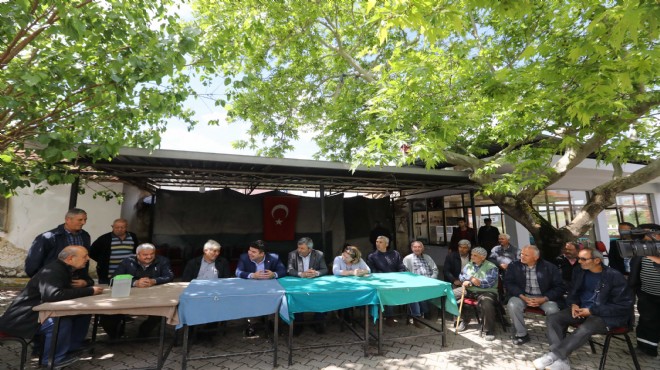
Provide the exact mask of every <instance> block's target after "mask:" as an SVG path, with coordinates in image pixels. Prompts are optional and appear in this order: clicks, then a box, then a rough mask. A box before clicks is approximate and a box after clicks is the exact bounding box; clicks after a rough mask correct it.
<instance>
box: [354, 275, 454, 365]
mask: <svg viewBox="0 0 660 370" xmlns="http://www.w3.org/2000/svg"><path fill="white" fill-rule="evenodd" d="M362 283H363V284H365V285H368V286H370V287H372V288H374V289H375V290H376V292H377V294H378V301H379V303H380V305H381V310H382V306H396V305H403V304H408V303H413V302H420V301H426V300H430V301H431V302H432V303H433V304H435V305H436V306H438V307H439V308H440V313H441V318H442V320H441V325H442V326H441V328H442V329H441V330H437V329H436V328H435V327H433V326H431V325H429V324H428V323H426V322H424V321H421V320H420V321H421V322H422V323H423V324H425V325H426V326H427V327H429V328H431V329H433V330H435V331H438V332H440V333H441V335H442V345H443V347H444V346H446V345H447V335H446V331H447V330H446V325H445V315H444V312H445V311H447V312H449V313H451V314H454V315H458V306H457V304H456V298H455V297H454V293H453V291H452V289H451V284H450V283H448V282H445V281H442V280H437V279H431V278H428V277H425V276H421V275H416V274H413V273H410V272H390V273H375V274H371V275H370V276H368V277H365V278H364V279H363V280H362ZM382 334H383V318H382V316H379V319H378V331H377V337H378V353H382V342H383V339H384V338H383V335H382ZM428 335H429V334H422V335H415V336H408V337H397V338H396V339H397V340H400V339H407V338H412V337H420V336H428Z"/></svg>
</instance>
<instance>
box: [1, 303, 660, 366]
mask: <svg viewBox="0 0 660 370" xmlns="http://www.w3.org/2000/svg"><path fill="white" fill-rule="evenodd" d="M14 294H15V292H12V291H6V290H5V291H0V306H1V307H0V311H4V309H5V308H6V306H7V304H8V303H9V302H10V300H11V298H12V297H13V295H14ZM328 316H329V323H328V329H327V333H326V334H324V335H318V334H316V333H315V332H314V331H313V330H312V328H311V327H309V328H306V330H305V331H304V332H303V333H302V334H301V335H300V336H299V337H296V338H294V346H302V345H311V344H323V343H330V342H332V343H337V342H338V343H340V345H339V346H334V347H330V348H320V349H305V350H297V351H294V357H293V360H294V363H293V365H292V366H288V365H287V356H288V351H287V347H286V338H285V337H284V336H281V337H280V340H279V347H280V350H279V351H278V362H279V365H280V368H282V369H296V370H303V369H304V370H314V369H333V370H334V369H337V370H338V369H355V370H362V369H392V370H398V369H401V370H404V369H500V370H504V369H533V366H532V361H533V360H534V359H535V358H537V357H539V356H541V355H542V354H543V353H545V352H546V351H547V350H548V344H547V340H546V338H545V324H544V320H545V318H544V317H542V316H536V315H528V317H527V323H528V327H529V328H530V336H531V337H532V340H531V342H529V343H527V344H524V345H522V346H515V345H513V344H512V343H511V341H510V339H509V336H510V334H509V333H505V332H503V329H502V326H501V325H498V326H497V333H496V334H497V336H496V339H495V341H493V342H487V341H485V340H484V339H483V337H481V336H480V335H479V328H478V324H477V323H476V321H475V320H472V322H471V323H470V325H469V326H468V330H466V331H465V332H463V333H459V334H458V335H456V334H454V332H453V331H452V332H451V333H448V334H447V339H448V340H447V347H442V346H441V344H442V341H441V338H440V335H439V334H438V335H436V336H432V337H424V338H415V339H406V340H404V341H388V342H385V345H384V351H383V352H384V353H383V354H382V355H378V354H377V353H376V352H377V350H376V346H375V343H373V344H372V345H371V346H370V347H369V355H368V356H367V357H364V356H363V349H362V347H361V346H360V345H357V344H346V343H348V342H352V341H355V340H356V338H355V337H354V336H353V334H351V333H350V331H344V332H340V329H339V324H338V323H337V322H336V318H335V315H328ZM140 320H141V318H138V319H137V320H136V321H135V322H133V323H129V325H128V326H127V335H128V336H129V337H134V336H135V333H136V331H137V326H138V323H139V321H140ZM437 323H438V325H439V321H438V322H437ZM425 332H430V329H428V328H424V329H418V328H416V327H414V326H412V325H405V324H404V323H402V322H400V323H399V325H398V326H397V327H394V328H389V327H386V328H385V336H387V337H399V336H406V335H411V334H415V333H425ZM100 333H101V334H100V336H99V338H98V340H99V342H98V343H97V344H96V346H95V351H94V353H93V354H86V355H84V356H83V358H82V359H81V361H79V362H77V363H75V364H73V365H71V366H69V367H67V369H72V370H76V369H79V370H84V369H90V370H92V369H93V370H115V369H124V368H133V367H147V366H152V365H154V364H155V363H156V352H157V346H158V342H157V341H156V340H150V341H141V342H124V343H114V344H110V343H108V342H106V338H105V335H104V334H103V331H102V330H100ZM170 333H171V330H170ZM631 335H632V336H633V341H634V333H631ZM594 338H595V339H597V340H600V341H601V342H602V341H603V339H604V338H603V337H602V336H595V337H594ZM269 346H270V343H269V342H268V341H267V340H266V339H264V338H262V337H257V338H245V337H244V336H243V322H242V321H240V320H239V321H232V322H230V323H229V324H228V325H227V328H226V330H224V331H223V332H219V333H217V334H216V335H215V336H213V337H212V338H209V337H206V336H204V337H202V338H199V339H198V340H197V342H195V343H194V344H193V345H192V347H191V349H190V355H191V356H204V355H210V354H216V353H219V351H222V352H245V351H247V350H253V349H268V348H269ZM597 350H599V348H598V347H597ZM181 360H182V348H181V347H180V346H177V347H174V348H173V349H172V352H171V353H170V354H169V356H168V358H167V361H166V362H165V365H164V368H165V369H181ZM570 360H571V362H572V365H573V369H597V368H598V364H599V361H600V354H598V355H593V354H591V350H590V348H589V346H588V345H585V346H584V347H582V348H580V349H579V350H578V351H576V352H575V353H573V354H572V355H571V358H570ZM271 361H272V354H260V355H241V356H233V357H227V358H218V359H209V360H198V361H190V362H188V369H246V370H247V369H271V368H272V364H271ZM639 361H640V364H641V366H642V369H660V358H657V357H656V358H651V357H648V356H639ZM18 363H19V346H17V345H15V344H8V343H3V344H2V345H0V369H17V368H18ZM36 363H37V360H36V358H33V359H32V360H31V362H30V365H29V366H28V368H35V367H36ZM606 368H607V369H617V370H619V369H620V370H624V369H634V366H633V363H632V359H631V357H630V355H628V354H627V347H626V345H625V343H624V342H622V341H617V340H613V341H612V344H611V348H610V351H609V355H608V359H607V367H606Z"/></svg>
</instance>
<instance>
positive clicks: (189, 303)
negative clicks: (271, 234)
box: [178, 278, 284, 369]
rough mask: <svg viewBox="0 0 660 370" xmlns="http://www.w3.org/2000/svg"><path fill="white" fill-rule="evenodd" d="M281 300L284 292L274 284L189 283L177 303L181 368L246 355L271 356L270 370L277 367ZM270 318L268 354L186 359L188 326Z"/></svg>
mask: <svg viewBox="0 0 660 370" xmlns="http://www.w3.org/2000/svg"><path fill="white" fill-rule="evenodd" d="M283 300H284V288H282V286H281V285H280V284H279V283H278V281H277V280H274V279H273V280H249V279H239V278H232V279H220V280H193V281H192V282H191V283H190V285H188V287H187V288H186V289H185V290H184V291H183V293H182V294H181V297H180V302H179V320H180V323H179V325H178V328H180V327H183V351H182V352H183V359H182V361H181V368H182V369H185V368H186V367H187V362H188V361H193V360H202V359H210V358H218V357H226V356H236V355H243V354H247V353H266V352H271V351H272V352H273V366H277V337H278V335H277V333H278V325H279V319H278V315H277V312H278V310H279V309H280V306H281V304H282V302H283ZM270 314H274V316H275V325H274V333H273V347H272V350H268V351H251V352H243V353H227V354H218V355H214V356H205V357H189V356H188V342H189V340H188V333H189V325H200V324H206V323H211V322H218V321H226V320H236V319H242V318H249V317H257V316H265V315H270Z"/></svg>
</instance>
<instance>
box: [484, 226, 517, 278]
mask: <svg viewBox="0 0 660 370" xmlns="http://www.w3.org/2000/svg"><path fill="white" fill-rule="evenodd" d="M510 240H511V237H510V236H509V234H500V236H499V238H497V241H498V242H499V243H500V244H499V245H496V246H495V247H494V248H493V250H491V251H490V257H488V260H489V261H491V262H492V263H494V264H495V265H497V267H499V268H500V269H501V270H502V271H506V269H507V268H508V267H509V264H510V263H511V262H513V261H517V260H518V259H520V253H519V252H518V248H517V247H515V246H514V245H512V244H511V242H510Z"/></svg>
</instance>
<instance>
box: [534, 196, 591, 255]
mask: <svg viewBox="0 0 660 370" xmlns="http://www.w3.org/2000/svg"><path fill="white" fill-rule="evenodd" d="M587 200H588V196H587V193H586V192H584V191H576V190H557V189H552V190H544V191H542V192H540V193H539V194H537V195H536V196H535V197H534V199H533V200H532V204H533V206H534V208H536V210H537V211H538V212H539V213H540V214H541V216H543V218H545V219H546V220H548V221H549V222H550V223H551V224H552V226H554V227H556V228H560V227H563V226H566V225H568V224H569V223H570V222H571V221H572V220H573V217H575V215H576V214H577V213H578V212H580V210H581V209H582V207H584V205H585V204H587ZM593 235H594V232H593V228H592V230H589V231H587V232H586V233H585V234H584V235H583V236H582V238H580V239H581V240H583V241H589V242H594V241H595V239H594V236H593Z"/></svg>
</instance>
